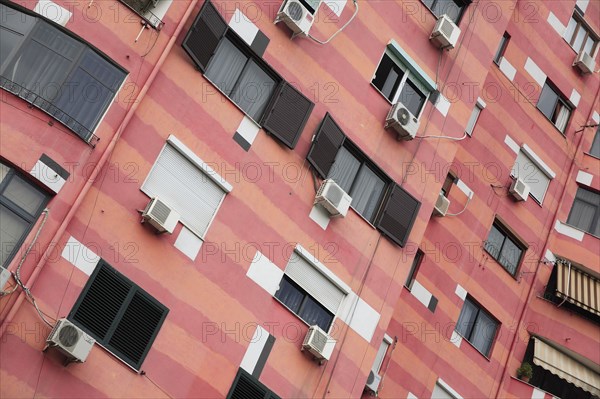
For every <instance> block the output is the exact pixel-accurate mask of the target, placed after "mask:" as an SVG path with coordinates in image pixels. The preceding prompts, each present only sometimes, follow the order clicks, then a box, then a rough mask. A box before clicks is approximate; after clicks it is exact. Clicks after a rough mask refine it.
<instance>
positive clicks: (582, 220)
mask: <svg viewBox="0 0 600 399" xmlns="http://www.w3.org/2000/svg"><path fill="white" fill-rule="evenodd" d="M596 209H597V207H595V206H594V205H592V204H589V203H587V202H584V201H581V200H578V199H575V201H574V202H573V208H571V213H570V214H569V219H568V220H567V223H568V224H570V225H572V226H575V227H577V228H579V229H581V230H584V231H587V232H589V231H591V227H592V223H593V221H594V215H595V214H596Z"/></svg>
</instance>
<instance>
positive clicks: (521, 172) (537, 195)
mask: <svg viewBox="0 0 600 399" xmlns="http://www.w3.org/2000/svg"><path fill="white" fill-rule="evenodd" d="M511 176H514V177H515V178H518V179H521V180H523V181H524V182H525V183H526V184H527V185H528V186H529V195H531V196H532V197H533V198H534V199H535V200H536V201H537V202H539V203H540V204H541V203H542V202H543V201H544V196H545V195H546V190H548V186H549V185H550V176H548V175H547V174H546V173H544V171H543V170H542V169H541V168H540V167H538V166H537V165H536V164H535V162H534V161H533V160H532V159H531V158H529V157H528V156H527V154H525V153H524V152H523V151H519V155H517V160H516V161H515V164H514V166H513V168H512V171H511Z"/></svg>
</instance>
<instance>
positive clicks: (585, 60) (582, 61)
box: [573, 51, 596, 73]
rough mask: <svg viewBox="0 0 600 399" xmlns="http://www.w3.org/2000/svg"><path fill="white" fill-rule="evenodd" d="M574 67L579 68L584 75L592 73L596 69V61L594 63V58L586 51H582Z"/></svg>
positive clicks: (576, 58)
mask: <svg viewBox="0 0 600 399" xmlns="http://www.w3.org/2000/svg"><path fill="white" fill-rule="evenodd" d="M573 66H576V67H577V68H579V70H580V71H581V72H582V73H592V72H594V70H595V69H596V61H594V58H593V57H592V56H591V55H589V54H588V53H586V52H585V51H581V52H580V53H579V54H578V55H577V57H575V61H574V62H573Z"/></svg>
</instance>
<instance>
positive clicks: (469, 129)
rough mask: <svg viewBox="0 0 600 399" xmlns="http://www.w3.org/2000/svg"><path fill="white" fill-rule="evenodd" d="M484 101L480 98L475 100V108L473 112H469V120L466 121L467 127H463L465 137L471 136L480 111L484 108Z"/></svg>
mask: <svg viewBox="0 0 600 399" xmlns="http://www.w3.org/2000/svg"><path fill="white" fill-rule="evenodd" d="M486 105H487V104H486V103H485V101H483V99H482V98H481V97H478V98H477V102H475V107H473V111H471V116H469V120H468V121H467V126H466V127H465V133H466V134H467V135H469V137H470V136H472V135H473V130H475V126H477V121H478V120H479V116H480V115H481V111H483V110H484V109H485V107H486Z"/></svg>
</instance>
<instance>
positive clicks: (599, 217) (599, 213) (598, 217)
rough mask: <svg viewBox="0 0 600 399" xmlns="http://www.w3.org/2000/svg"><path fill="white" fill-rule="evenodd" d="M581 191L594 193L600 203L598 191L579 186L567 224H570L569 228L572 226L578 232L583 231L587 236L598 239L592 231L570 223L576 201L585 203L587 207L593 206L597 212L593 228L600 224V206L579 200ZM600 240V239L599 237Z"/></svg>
mask: <svg viewBox="0 0 600 399" xmlns="http://www.w3.org/2000/svg"><path fill="white" fill-rule="evenodd" d="M580 191H587V192H589V193H592V194H594V195H595V196H597V197H598V200H599V201H600V193H598V192H597V191H595V190H593V189H591V187H582V186H578V187H577V191H576V193H575V197H573V203H572V204H571V209H570V210H569V215H568V216H567V222H566V224H568V225H569V226H572V227H574V228H576V229H577V230H580V231H583V232H585V233H587V234H589V235H591V236H594V237H598V236H597V235H596V234H594V233H592V232H591V231H588V230H585V229H583V228H582V227H579V226H577V225H575V224H573V223H572V222H570V220H571V216H572V214H573V209H574V207H575V202H576V201H580V202H583V203H585V204H587V205H592V206H593V207H595V208H596V209H595V211H594V217H593V218H592V223H591V226H592V227H593V226H598V224H599V223H600V205H599V204H590V202H588V201H585V200H582V199H580V198H578V197H577V194H579V193H580ZM598 238H600V237H598Z"/></svg>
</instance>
